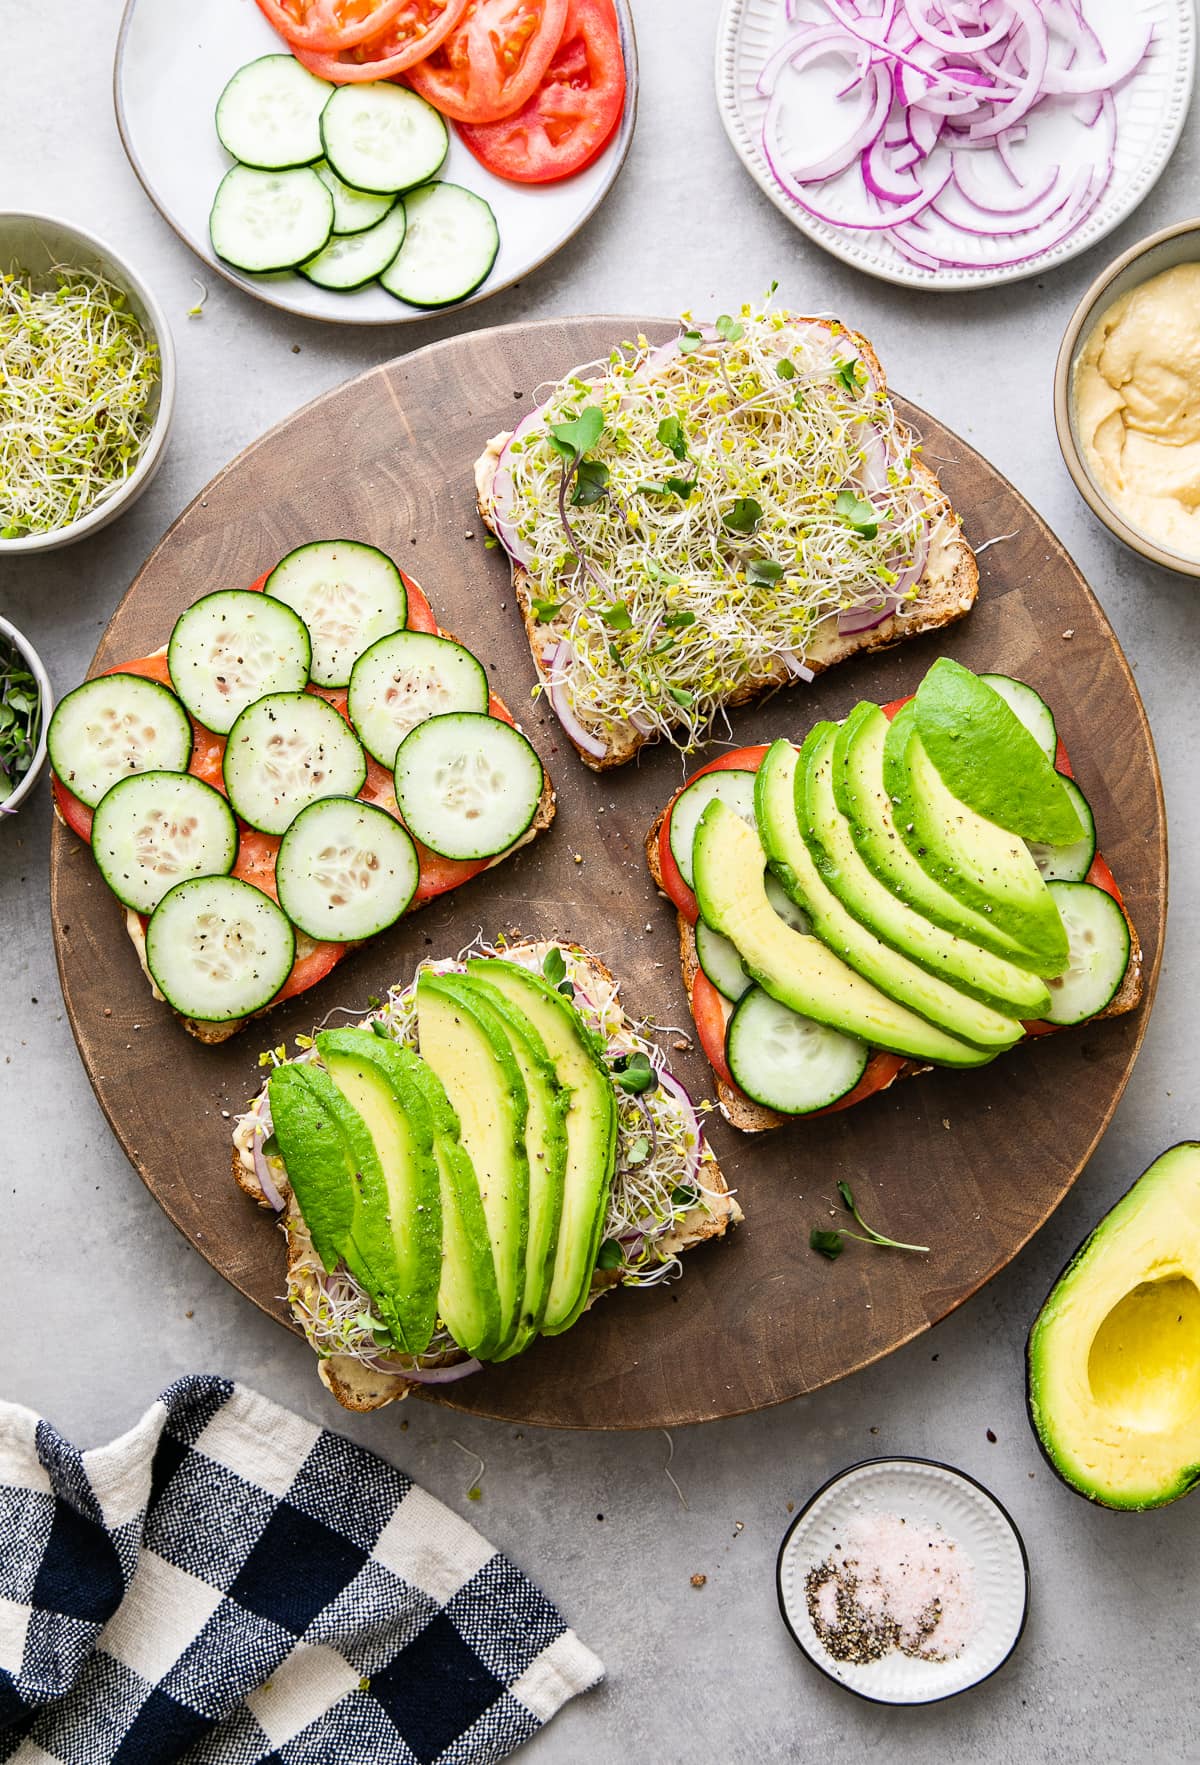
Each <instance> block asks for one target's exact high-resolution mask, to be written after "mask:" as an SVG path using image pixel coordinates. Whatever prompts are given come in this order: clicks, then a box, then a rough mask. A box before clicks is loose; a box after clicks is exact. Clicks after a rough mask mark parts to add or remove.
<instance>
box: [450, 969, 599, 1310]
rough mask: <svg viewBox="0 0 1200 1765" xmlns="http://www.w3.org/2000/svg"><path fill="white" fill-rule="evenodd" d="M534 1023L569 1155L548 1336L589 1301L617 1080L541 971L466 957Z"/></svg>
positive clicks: (549, 1302)
mask: <svg viewBox="0 0 1200 1765" xmlns="http://www.w3.org/2000/svg"><path fill="white" fill-rule="evenodd" d="M467 967H468V973H476V972H480V973H482V975H483V977H484V978H485V979H486V981H487V983H488V985H489V986H490V987H493V988H495V989H497V990H498V991H500V992H502V993H504V995H505V996H506V997H507V998H509V999H511V1000H512V1001H513V1003H514V1004H516V1005H518V1006H519V1007H520V1009H521V1010H522V1011H523V1012H524V1013H525V1015H526V1016H527V1017H528V1018H529V1020H530V1022H531V1023H533V1024H534V1025H535V1026H536V1028H537V1030H538V1033H539V1034H540V1035H541V1037H542V1040H543V1042H544V1043H545V1045H546V1050H547V1052H548V1053H549V1055H550V1058H551V1059H552V1060H553V1062H554V1066H555V1070H556V1071H557V1073H558V1076H559V1079H560V1080H561V1082H562V1083H563V1084H564V1085H565V1086H566V1087H567V1090H568V1092H569V1095H570V1106H569V1108H568V1110H567V1118H566V1129H567V1161H566V1172H565V1176H564V1181H563V1207H562V1223H561V1225H560V1228H559V1234H558V1249H557V1252H556V1254H555V1259H554V1275H553V1278H552V1280H551V1283H550V1292H549V1295H548V1298H547V1301H546V1309H545V1314H544V1316H543V1318H542V1331H543V1333H544V1334H545V1335H548V1336H556V1335H558V1334H560V1333H561V1332H562V1331H563V1330H567V1329H569V1328H570V1326H571V1325H572V1324H573V1323H574V1322H575V1320H576V1318H578V1316H579V1314H580V1312H581V1311H582V1310H583V1308H584V1306H585V1305H586V1304H587V1300H588V1294H589V1292H590V1291H591V1284H592V1271H593V1269H594V1268H595V1266H596V1257H597V1255H598V1253H599V1250H600V1243H601V1239H602V1237H603V1233H604V1220H605V1216H606V1213H607V1210H608V1197H609V1192H610V1190H611V1188H612V1180H613V1171H614V1169H615V1167H616V1158H617V1102H616V1097H615V1095H614V1093H613V1086H612V1080H611V1079H610V1078H609V1076H608V1072H607V1069H606V1068H605V1065H604V1062H603V1061H602V1060H601V1058H600V1055H599V1052H598V1050H597V1048H596V1047H595V1045H594V1043H593V1040H592V1037H591V1036H590V1034H589V1033H588V1029H587V1026H586V1025H585V1024H584V1022H583V1020H582V1018H581V1017H580V1016H579V1013H578V1012H577V1011H576V1010H575V1007H574V1006H573V1005H572V1004H571V1003H570V1001H569V1000H568V999H566V998H564V996H563V995H562V994H561V993H560V992H558V991H557V990H556V989H555V988H554V987H553V986H551V984H550V982H549V981H548V980H546V978H545V976H544V975H540V974H534V973H532V972H531V971H530V970H529V969H526V968H521V967H519V966H518V964H517V963H515V962H505V961H502V960H496V959H490V960H487V961H482V960H481V961H477V962H471V963H468V965H467Z"/></svg>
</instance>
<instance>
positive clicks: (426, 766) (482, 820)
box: [396, 711, 545, 859]
mask: <svg viewBox="0 0 1200 1765" xmlns="http://www.w3.org/2000/svg"><path fill="white" fill-rule="evenodd" d="M544 783H545V775H544V774H543V772H542V763H541V761H540V760H539V759H538V757H537V754H536V752H535V751H534V748H533V746H532V744H531V743H530V742H529V741H528V740H527V739H526V737H525V736H523V735H522V734H521V732H520V731H519V730H516V729H514V728H513V727H512V725H511V723H503V722H501V720H500V719H499V718H498V717H489V716H488V715H487V714H486V713H484V714H483V715H480V714H479V713H478V712H470V711H466V712H453V713H451V714H450V715H448V716H445V717H431V718H429V719H428V721H427V722H425V723H419V724H418V725H417V727H416V728H415V729H414V730H413V731H412V733H411V735H408V736H406V737H405V738H404V740H403V741H402V742H401V744H400V750H399V752H398V753H397V755H396V800H397V802H398V803H399V805H400V813H401V814H402V815H403V817H404V820H405V823H406V825H407V826H408V828H409V830H410V831H411V832H412V833H413V834H414V835H415V836H416V838H417V839H419V840H420V841H421V842H422V844H424V845H426V846H428V847H429V848H430V850H431V851H434V852H436V853H438V855H439V856H440V857H442V858H458V859H472V858H495V857H498V856H499V854H500V853H501V852H507V851H508V850H509V848H510V847H511V846H514V845H515V844H516V842H517V841H518V840H519V839H520V837H521V835H522V834H523V833H525V831H526V830H527V829H528V827H529V825H530V823H531V822H532V820H533V818H534V816H535V815H536V814H537V808H538V803H539V802H540V801H541V796H542V788H543V785H544Z"/></svg>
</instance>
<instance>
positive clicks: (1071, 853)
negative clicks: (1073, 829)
mask: <svg viewBox="0 0 1200 1765" xmlns="http://www.w3.org/2000/svg"><path fill="white" fill-rule="evenodd" d="M1063 783H1064V784H1065V785H1066V787H1067V795H1068V796H1069V797H1070V799H1071V801H1072V803H1074V805H1075V807H1076V809H1077V810H1078V812H1079V819H1080V821H1081V822H1082V823H1083V825H1084V827H1085V828H1086V829H1087V832H1086V833H1085V834H1084V835H1083V836H1082V838H1080V839H1078V840H1076V841H1075V842H1074V844H1073V845H1070V846H1041V845H1037V844H1036V843H1035V842H1034V841H1032V840H1026V842H1025V844H1026V845H1027V846H1028V847H1029V850H1030V853H1031V855H1032V857H1033V862H1034V863H1035V864H1036V865H1037V867H1038V869H1039V870H1040V871H1041V873H1042V875H1043V876H1044V877H1045V879H1046V881H1047V882H1085V881H1086V880H1087V873H1088V871H1089V870H1090V869H1091V868H1092V860H1093V859H1094V858H1095V856H1096V818H1095V816H1094V815H1093V814H1092V808H1091V804H1090V803H1089V802H1088V800H1087V798H1086V797H1085V796H1084V794H1083V792H1082V791H1081V790H1080V788H1079V786H1078V785H1077V784H1076V783H1075V782H1074V781H1073V780H1072V779H1069V778H1064V779H1063Z"/></svg>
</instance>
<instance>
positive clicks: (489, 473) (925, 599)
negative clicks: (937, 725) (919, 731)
mask: <svg viewBox="0 0 1200 1765" xmlns="http://www.w3.org/2000/svg"><path fill="white" fill-rule="evenodd" d="M794 323H796V324H797V325H824V326H827V327H828V326H830V325H831V324H832V323H833V321H830V320H828V319H814V318H804V317H796V318H795V319H794ZM842 329H843V330H844V331H846V335H847V336H848V337H850V338H852V339H853V341H854V343H855V345H856V347H857V348H858V349H859V351H860V352H861V354H862V355H863V356H864V357H865V358H866V360H867V361H868V362H869V363H870V366H871V370H872V373H873V374H874V376H875V378H876V381H877V383H878V385H879V387H880V390H881V391H884V392H886V390H887V381H886V377H885V375H884V372H883V368H882V366H881V364H880V361H879V357H878V356H877V355H876V354H875V351H874V349H873V348H872V346H871V344H870V343H869V342H868V340H867V339H866V338H865V337H864V336H862V334H861V333H860V332H858V331H848V330H846V328H845V327H844V326H843V327H842ZM901 428H902V429H903V425H901ZM906 433H907V432H906ZM507 440H508V433H504V434H501V435H497V436H493V438H492V439H491V440H490V441H489V442H488V444H487V447H486V448H485V449H484V451H483V453H482V454H481V455H480V457H479V459H478V460H477V461H476V462H475V488H476V500H477V503H478V507H479V514H480V518H481V520H482V521H483V523H484V525H485V526H486V527H487V528H488V530H489V532H492V533H494V532H495V530H496V529H495V521H494V509H493V501H492V487H493V485H494V482H495V476H496V466H497V464H498V462H499V458H500V454H501V452H502V451H503V447H504V444H505V442H507ZM914 464H915V467H916V470H917V473H918V475H919V476H920V477H921V478H922V479H924V480H925V482H926V483H927V484H928V485H929V487H930V490H931V491H932V492H934V493H936V494H937V497H938V501H937V503H936V504H935V506H934V509H933V511H932V531H931V541H930V552H929V561H928V563H927V565H926V568H925V574H924V575H923V576H922V578H921V580H920V582H919V583H918V585H917V593H916V595H915V596H914V598H913V599H912V600H911V601H909V602H906V603H905V606H904V608H903V610H902V611H901V612H898V613H895V614H894V615H893V616H892V617H891V618H890V619H885V620H883V621H882V622H881V623H880V624H879V625H876V626H873V627H872V628H871V629H870V630H869V631H858V632H850V633H844V632H839V631H838V629H837V618H836V616H831V617H830V618H828V619H825V620H823V621H822V622H821V624H820V625H818V626H817V627H816V628H815V630H814V632H813V634H812V638H811V640H810V642H809V645H808V647H807V649H806V652H805V658H804V659H805V662H806V664H807V666H808V667H810V668H811V669H812V671H813V673H814V674H823V673H824V672H825V671H826V669H828V668H833V667H836V665H837V664H838V663H839V662H845V661H849V659H850V658H851V657H852V656H857V655H862V654H865V653H868V652H870V651H874V650H883V649H890V648H891V647H892V646H893V645H895V644H898V643H903V642H904V641H905V640H906V639H907V638H910V637H919V636H921V635H922V634H923V633H925V632H929V631H937V630H940V629H941V628H942V627H943V626H946V625H950V624H953V623H954V622H955V621H957V620H959V619H962V618H965V617H966V615H967V614H968V613H969V612H970V611H971V608H972V607H973V606H974V604H975V600H976V597H977V595H978V593H979V570H978V566H977V564H976V562H975V554H974V552H973V551H972V550H971V547H970V546H969V545H968V543H967V541H966V540H965V539H964V538H963V535H962V530H961V521H960V518H959V516H958V515H957V514H956V513H955V512H954V510H953V508H952V507H951V505H950V500H949V498H948V497H947V496H946V495H945V494H944V493H943V492H942V489H941V485H940V484H939V482H938V479H937V476H936V475H935V473H933V472H932V471H931V470H930V469H929V467H928V466H927V465H925V463H924V462H923V461H916V462H914ZM510 562H511V567H512V583H513V591H514V594H515V595H516V599H517V604H518V606H519V607H520V610H521V618H522V621H523V623H524V626H525V635H526V638H527V639H528V642H529V648H530V652H531V654H532V656H533V660H534V665H535V666H536V668H537V671H538V674H539V676H540V678H541V679H542V680H543V682H545V681H547V680H548V678H549V673H548V668H547V657H548V655H549V653H550V652H551V651H552V650H553V649H554V648H555V647H556V645H557V644H558V641H559V635H558V633H557V632H556V631H555V630H554V628H553V627H552V626H547V625H542V624H540V623H539V622H538V620H537V619H536V618H535V617H534V613H533V605H532V595H531V590H530V576H529V572H528V571H527V570H526V569H525V567H524V565H523V564H519V563H517V562H516V560H515V559H513V560H510ZM791 680H792V676H791V675H790V674H789V672H788V670H787V669H786V668H785V667H784V666H783V664H782V663H780V664H779V665H778V666H777V667H775V668H773V669H771V670H770V671H769V672H766V673H763V674H760V675H756V676H752V677H750V678H749V679H747V680H745V681H743V682H742V684H741V686H740V687H739V688H738V689H737V691H736V692H734V693H733V694H731V695H730V697H729V698H728V699H727V700H726V701H725V704H726V708H727V709H729V710H733V709H736V708H737V707H738V706H740V705H748V704H751V703H753V702H754V701H755V700H757V699H761V698H763V697H765V696H766V695H767V694H768V693H771V692H776V691H778V689H779V688H780V687H782V686H786V685H788V684H789V683H790V682H791ZM563 734H564V735H567V731H566V730H564V731H563ZM567 738H568V740H569V739H570V737H569V735H568V736H567ZM652 739H654V738H653V737H651V736H646V735H643V734H642V733H641V732H640V731H639V730H636V729H634V728H633V726H632V725H631V724H626V725H625V726H623V728H622V729H621V730H620V731H619V732H614V733H613V735H612V737H611V738H610V741H609V745H608V747H607V748H606V750H605V752H604V753H603V754H602V755H595V754H589V753H587V752H585V750H584V749H582V748H580V747H579V746H578V744H576V743H572V745H573V746H574V747H575V749H576V752H577V753H578V754H579V756H580V758H581V760H582V761H583V763H584V765H585V766H587V767H590V769H591V770H592V771H593V772H608V771H610V770H611V769H612V768H613V767H615V766H624V765H625V764H626V763H627V762H628V761H630V760H632V759H633V757H634V755H635V754H637V752H638V751H639V749H641V748H642V747H644V746H645V745H646V743H647V742H648V741H650V740H652Z"/></svg>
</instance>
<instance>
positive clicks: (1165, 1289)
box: [1027, 1142, 1200, 1510]
mask: <svg viewBox="0 0 1200 1765" xmlns="http://www.w3.org/2000/svg"><path fill="white" fill-rule="evenodd" d="M1027 1370H1028V1382H1029V1383H1028V1394H1029V1413H1030V1418H1031V1420H1032V1422H1033V1426H1034V1430H1035V1432H1036V1434H1037V1436H1038V1439H1039V1441H1040V1443H1041V1446H1042V1448H1043V1450H1044V1452H1045V1454H1046V1456H1047V1458H1048V1459H1049V1461H1050V1463H1051V1465H1052V1466H1053V1467H1054V1469H1055V1470H1056V1471H1057V1472H1058V1474H1059V1476H1061V1477H1062V1478H1063V1480H1064V1481H1065V1482H1066V1483H1068V1484H1069V1485H1070V1486H1071V1487H1072V1488H1073V1489H1076V1490H1078V1491H1079V1492H1080V1493H1081V1494H1082V1495H1086V1496H1088V1497H1090V1498H1091V1500H1093V1501H1096V1502H1100V1503H1102V1504H1103V1505H1104V1506H1105V1507H1111V1508H1127V1509H1135V1510H1136V1509H1144V1508H1154V1507H1161V1506H1163V1505H1164V1504H1165V1503H1166V1502H1170V1501H1175V1500H1176V1499H1177V1498H1178V1497H1179V1496H1181V1495H1186V1494H1187V1492H1188V1490H1189V1489H1191V1488H1192V1487H1193V1486H1194V1485H1195V1484H1196V1483H1197V1482H1200V1145H1197V1144H1196V1143H1194V1142H1185V1143H1184V1144H1183V1145H1180V1146H1173V1147H1171V1149H1170V1150H1169V1151H1167V1152H1164V1153H1163V1154H1162V1156H1161V1157H1160V1158H1158V1159H1156V1161H1155V1162H1154V1164H1152V1165H1151V1166H1150V1168H1149V1170H1148V1171H1146V1173H1145V1175H1144V1176H1142V1177H1141V1178H1139V1180H1138V1181H1137V1182H1136V1183H1135V1184H1134V1186H1133V1188H1132V1189H1130V1190H1129V1192H1128V1193H1127V1194H1126V1195H1125V1196H1124V1197H1123V1198H1122V1199H1121V1200H1120V1201H1118V1203H1117V1204H1116V1206H1115V1207H1114V1208H1113V1209H1112V1210H1111V1212H1110V1213H1108V1214H1106V1215H1105V1217H1104V1218H1103V1219H1102V1220H1101V1221H1100V1224H1099V1225H1098V1226H1097V1227H1096V1229H1095V1231H1094V1232H1093V1233H1092V1235H1091V1237H1090V1238H1089V1239H1088V1240H1087V1242H1086V1243H1085V1244H1084V1245H1083V1246H1082V1247H1081V1249H1080V1250H1079V1251H1078V1252H1077V1253H1076V1255H1075V1256H1074V1257H1073V1258H1072V1260H1071V1262H1070V1263H1069V1264H1068V1265H1067V1267H1066V1269H1065V1270H1064V1271H1063V1273H1062V1275H1060V1277H1059V1279H1058V1280H1057V1281H1056V1282H1055V1284H1054V1287H1053V1288H1052V1289H1051V1291H1050V1294H1049V1297H1048V1298H1047V1300H1046V1303H1045V1305H1044V1306H1043V1307H1042V1309H1041V1311H1040V1312H1039V1313H1038V1317H1037V1320H1036V1322H1035V1323H1034V1326H1033V1329H1032V1331H1031V1332H1030V1336H1029V1348H1028V1369H1027Z"/></svg>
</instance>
